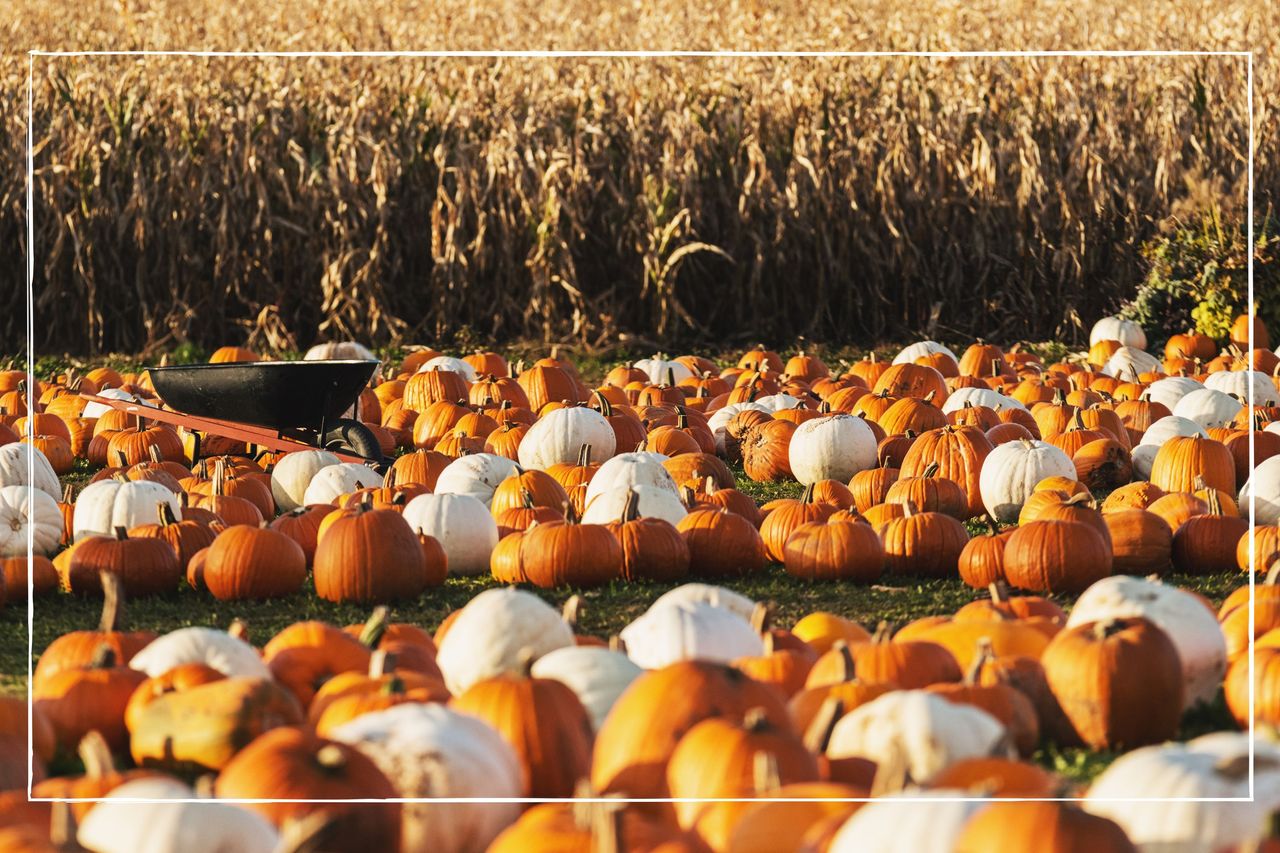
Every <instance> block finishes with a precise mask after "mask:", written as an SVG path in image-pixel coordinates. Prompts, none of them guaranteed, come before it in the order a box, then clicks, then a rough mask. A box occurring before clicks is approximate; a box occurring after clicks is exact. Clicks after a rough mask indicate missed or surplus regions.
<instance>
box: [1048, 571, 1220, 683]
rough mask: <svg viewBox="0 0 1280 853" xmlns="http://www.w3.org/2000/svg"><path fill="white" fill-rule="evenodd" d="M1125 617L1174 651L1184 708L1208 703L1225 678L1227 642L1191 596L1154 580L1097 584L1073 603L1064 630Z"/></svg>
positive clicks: (1119, 577)
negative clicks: (1153, 629)
mask: <svg viewBox="0 0 1280 853" xmlns="http://www.w3.org/2000/svg"><path fill="white" fill-rule="evenodd" d="M1131 616H1142V617H1145V618H1147V619H1149V620H1150V621H1151V622H1154V623H1155V624H1156V626H1157V627H1159V628H1161V629H1162V630H1163V631H1164V632H1165V633H1166V634H1168V635H1169V639H1170V640H1172V641H1173V645H1174V646H1175V647H1176V648H1177V649H1178V656H1179V657H1180V658H1181V659H1182V671H1183V676H1184V682H1185V683H1186V685H1187V690H1186V697H1185V707H1187V708H1190V707H1191V706H1193V705H1196V704H1198V703H1200V702H1211V701H1213V697H1214V696H1215V695H1216V694H1217V692H1218V688H1219V687H1220V686H1221V685H1222V679H1223V677H1224V676H1225V675H1226V673H1227V640H1226V637H1225V636H1224V635H1223V633H1222V628H1221V627H1219V625H1218V620H1217V619H1216V618H1214V615H1213V613H1211V612H1210V611H1209V609H1208V608H1207V607H1205V606H1204V603H1203V602H1202V601H1200V599H1198V598H1196V597H1195V596H1194V595H1192V594H1191V593H1189V592H1186V591H1185V590H1181V589H1178V588H1177V587H1176V586H1166V585H1165V584H1163V583H1161V582H1160V581H1159V580H1154V579H1153V580H1144V579H1142V578H1135V577H1130V576H1128V575H1116V576H1114V577H1109V578H1103V579H1102V580H1100V581H1098V582H1097V583H1095V584H1093V586H1091V587H1089V588H1088V589H1087V590H1085V591H1084V593H1082V594H1081V596H1080V598H1079V599H1077V600H1076V603H1075V606H1074V607H1072V608H1071V617H1070V618H1069V619H1068V620H1067V627H1069V628H1070V627H1074V626H1076V625H1083V624H1086V623H1088V622H1101V621H1104V620H1106V619H1110V618H1128V617H1131Z"/></svg>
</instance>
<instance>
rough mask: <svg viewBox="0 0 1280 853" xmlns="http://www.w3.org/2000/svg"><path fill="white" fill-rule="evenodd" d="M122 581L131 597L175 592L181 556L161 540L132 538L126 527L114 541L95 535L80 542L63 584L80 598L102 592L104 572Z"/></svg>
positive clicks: (118, 532)
mask: <svg viewBox="0 0 1280 853" xmlns="http://www.w3.org/2000/svg"><path fill="white" fill-rule="evenodd" d="M102 572H110V573H111V574H114V575H116V576H117V577H119V578H120V582H121V585H122V588H123V589H124V591H125V593H126V594H127V595H128V596H129V597H131V598H137V597H140V596H146V595H158V594H162V593H166V592H172V591H173V590H174V589H176V588H177V586H178V582H179V580H181V578H182V570H181V568H180V567H179V566H178V555H177V553H176V552H175V551H174V550H173V548H172V547H170V545H169V543H167V542H164V541H162V540H160V539H148V538H142V539H133V538H130V537H129V534H128V532H127V531H126V530H125V529H124V528H123V527H119V528H116V535H115V537H114V538H112V537H107V536H93V537H90V538H88V539H85V540H83V541H81V542H79V543H77V545H76V548H75V550H74V551H73V552H72V554H71V559H70V562H69V565H68V568H67V574H66V576H65V577H64V578H63V585H64V586H65V587H66V588H68V589H70V590H71V591H72V592H73V593H76V594H78V595H98V594H101V592H102V581H101V573H102Z"/></svg>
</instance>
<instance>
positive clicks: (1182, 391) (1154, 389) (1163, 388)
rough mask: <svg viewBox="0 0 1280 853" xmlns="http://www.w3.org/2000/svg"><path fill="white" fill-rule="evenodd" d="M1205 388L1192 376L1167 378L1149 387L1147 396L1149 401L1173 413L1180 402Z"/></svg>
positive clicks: (1158, 380)
mask: <svg viewBox="0 0 1280 853" xmlns="http://www.w3.org/2000/svg"><path fill="white" fill-rule="evenodd" d="M1203 387H1204V386H1203V385H1201V384H1200V383H1199V382H1197V381H1196V380H1194V379H1192V378H1191V377H1190V376H1166V377H1165V378H1163V379H1157V380H1156V381H1155V382H1152V383H1151V384H1150V385H1148V386H1147V390H1146V396H1147V399H1148V400H1150V401H1152V402H1153V403H1159V404H1160V405H1162V406H1164V407H1165V408H1166V409H1168V410H1169V411H1170V412H1171V413H1172V412H1173V410H1174V409H1176V408H1177V407H1178V401H1179V400H1181V399H1182V398H1183V397H1185V396H1187V395H1188V394H1190V393H1191V392H1192V391H1199V390H1200V389H1201V388H1203Z"/></svg>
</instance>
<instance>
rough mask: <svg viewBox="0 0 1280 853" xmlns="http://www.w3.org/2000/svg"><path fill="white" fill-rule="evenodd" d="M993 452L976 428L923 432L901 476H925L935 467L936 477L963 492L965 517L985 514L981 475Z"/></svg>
mask: <svg viewBox="0 0 1280 853" xmlns="http://www.w3.org/2000/svg"><path fill="white" fill-rule="evenodd" d="M992 449H993V445H992V444H991V441H990V440H989V439H988V438H987V436H986V435H985V434H984V433H983V432H982V430H980V429H978V428H976V427H964V426H962V427H955V426H947V427H943V428H942V429H935V430H929V431H927V432H924V433H922V434H921V435H920V437H919V438H917V439H916V441H915V443H913V444H912V445H911V449H910V450H909V451H907V455H906V456H905V457H904V458H903V460H902V472H901V475H900V476H902V477H917V476H922V475H923V474H924V471H925V470H926V469H927V468H928V467H929V466H930V465H933V464H936V465H937V466H938V471H937V476H939V477H945V478H946V479H948V480H951V481H953V482H955V483H957V484H958V485H959V486H960V488H961V490H962V491H963V492H964V496H965V505H966V509H967V510H968V512H967V514H966V515H965V516H964V517H965V518H968V517H972V516H975V515H979V514H981V513H982V495H981V494H980V493H979V490H978V476H979V474H980V472H981V471H982V463H983V461H984V460H985V459H986V458H987V455H988V454H989V453H990V452H991V451H992Z"/></svg>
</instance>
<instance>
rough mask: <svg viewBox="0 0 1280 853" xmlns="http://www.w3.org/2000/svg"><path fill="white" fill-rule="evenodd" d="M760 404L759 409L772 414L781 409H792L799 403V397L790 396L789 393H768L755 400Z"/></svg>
mask: <svg viewBox="0 0 1280 853" xmlns="http://www.w3.org/2000/svg"><path fill="white" fill-rule="evenodd" d="M755 402H756V404H757V405H759V406H760V408H761V411H764V412H768V413H770V414H773V413H774V412H780V411H782V410H783V409H794V408H795V407H796V406H798V405H800V398H799V397H792V396H791V395H790V394H769V395H767V396H765V397H761V398H759V399H758V400H756V401H755Z"/></svg>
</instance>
